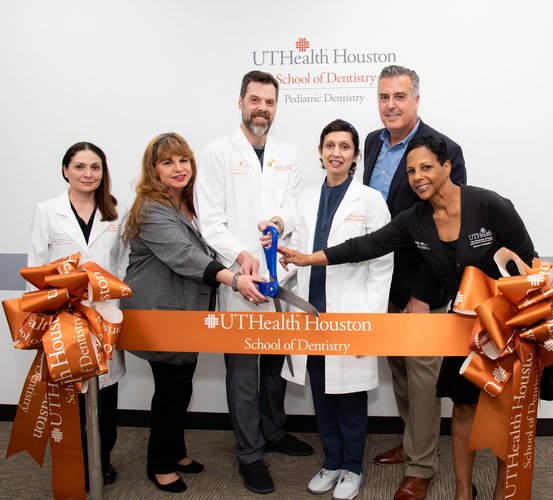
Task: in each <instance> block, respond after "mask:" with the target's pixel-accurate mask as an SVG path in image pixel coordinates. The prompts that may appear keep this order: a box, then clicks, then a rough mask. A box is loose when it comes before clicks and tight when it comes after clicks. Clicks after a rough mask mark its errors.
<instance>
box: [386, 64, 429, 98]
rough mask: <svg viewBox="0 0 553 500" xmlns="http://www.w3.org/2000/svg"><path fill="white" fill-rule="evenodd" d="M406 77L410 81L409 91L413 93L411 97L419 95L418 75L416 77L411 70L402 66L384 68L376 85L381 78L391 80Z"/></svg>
mask: <svg viewBox="0 0 553 500" xmlns="http://www.w3.org/2000/svg"><path fill="white" fill-rule="evenodd" d="M403 75H405V76H408V77H409V80H411V90H412V92H413V97H417V96H418V95H419V75H417V74H416V73H415V72H414V71H413V70H412V69H409V68H405V67H403V66H396V65H395V64H392V65H391V66H386V67H385V68H384V69H383V70H382V71H381V72H380V75H379V77H378V83H380V80H382V78H392V77H394V76H403Z"/></svg>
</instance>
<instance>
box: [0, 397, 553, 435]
mask: <svg viewBox="0 0 553 500" xmlns="http://www.w3.org/2000/svg"><path fill="white" fill-rule="evenodd" d="M16 408H17V405H0V421H4V422H11V421H13V419H14V418H15V410H16ZM149 418H150V412H149V411H148V410H119V412H118V415H117V424H118V425H120V426H124V427H148V425H149ZM187 427H188V428H189V429H206V430H231V425H230V418H229V415H228V413H203V412H190V413H188V422H187ZM286 428H287V430H289V431H291V432H317V428H316V424H315V417H314V416H313V415H289V416H288V424H287V425H286ZM402 430H403V428H402V425H401V420H400V418H399V417H367V433H369V434H401V432H402ZM440 434H442V435H444V436H448V435H450V434H451V418H449V417H447V418H446V417H444V418H442V423H441V428H440ZM536 434H537V435H538V436H553V418H540V419H539V420H538V426H537V431H536Z"/></svg>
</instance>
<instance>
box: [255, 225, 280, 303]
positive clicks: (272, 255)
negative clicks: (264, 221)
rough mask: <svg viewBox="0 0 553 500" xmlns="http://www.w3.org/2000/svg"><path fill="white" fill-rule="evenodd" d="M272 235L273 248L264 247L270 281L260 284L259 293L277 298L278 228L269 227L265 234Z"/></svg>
mask: <svg viewBox="0 0 553 500" xmlns="http://www.w3.org/2000/svg"><path fill="white" fill-rule="evenodd" d="M268 232H270V233H271V248H265V247H263V251H264V252H265V260H266V261H267V269H268V270H269V277H270V280H269V281H263V282H261V283H259V291H260V292H261V293H262V294H263V295H265V297H271V298H273V299H274V298H275V297H276V296H277V295H278V279H277V246H278V231H277V229H276V227H273V226H267V227H266V228H265V230H264V231H263V234H267V233H268Z"/></svg>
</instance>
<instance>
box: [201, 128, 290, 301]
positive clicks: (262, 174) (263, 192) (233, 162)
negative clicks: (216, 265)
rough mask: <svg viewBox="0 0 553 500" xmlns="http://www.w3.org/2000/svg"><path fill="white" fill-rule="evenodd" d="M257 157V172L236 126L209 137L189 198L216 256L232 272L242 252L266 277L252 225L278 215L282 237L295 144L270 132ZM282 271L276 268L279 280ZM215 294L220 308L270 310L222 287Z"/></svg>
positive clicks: (250, 149) (287, 218)
mask: <svg viewBox="0 0 553 500" xmlns="http://www.w3.org/2000/svg"><path fill="white" fill-rule="evenodd" d="M263 160H264V161H263V171H262V170H261V165H260V163H259V159H258V157H257V155H256V153H255V151H254V149H253V147H252V145H251V144H250V143H249V141H248V140H247V138H246V136H245V135H244V133H243V132H242V129H241V128H240V127H239V128H238V129H237V130H235V131H234V132H232V133H231V134H228V135H226V136H223V137H221V138H219V139H217V140H215V141H214V142H212V143H211V144H210V145H209V146H208V147H207V149H206V150H205V152H204V154H203V156H202V159H201V161H200V164H199V166H198V173H197V177H196V182H195V185H194V189H195V193H194V202H195V207H196V212H197V215H198V219H199V223H200V230H201V233H202V236H203V238H204V239H205V241H206V242H207V244H208V245H209V246H210V247H211V248H213V250H214V251H215V252H216V253H217V257H218V259H219V260H220V261H221V262H222V263H223V264H224V265H225V266H226V267H228V268H229V269H231V270H233V271H238V269H239V267H240V266H239V265H238V263H237V262H236V257H237V256H238V254H239V253H240V252H241V251H242V250H246V251H248V252H250V253H251V254H252V255H253V256H255V257H256V258H257V259H258V260H259V263H260V266H259V275H260V276H262V277H264V278H268V277H269V276H268V274H267V266H266V261H265V255H264V253H263V249H262V246H261V244H260V242H259V236H260V233H259V231H258V230H257V224H258V223H259V222H260V221H263V220H268V219H269V218H271V217H273V216H280V217H281V218H282V220H283V221H284V236H286V235H287V234H289V233H290V232H291V230H292V229H293V228H294V224H295V220H296V214H295V210H296V200H297V197H298V194H299V189H300V188H299V183H300V176H299V168H298V155H297V148H296V147H294V146H291V145H289V144H286V143H284V142H281V141H278V140H276V139H273V138H272V137H271V136H269V137H267V142H266V144H265V153H264V156H263ZM277 267H278V268H280V267H281V266H277ZM284 274H285V273H284V272H283V271H281V270H280V269H279V279H282V277H283V276H284ZM218 298H219V301H218V309H220V310H222V311H255V312H260V311H274V305H273V301H272V300H270V301H269V303H267V304H261V305H259V307H258V306H256V305H255V304H252V303H250V302H247V301H245V300H244V299H243V298H242V296H241V295H240V294H238V293H235V292H233V291H232V290H231V289H230V287H226V286H225V287H220V289H219V297H218Z"/></svg>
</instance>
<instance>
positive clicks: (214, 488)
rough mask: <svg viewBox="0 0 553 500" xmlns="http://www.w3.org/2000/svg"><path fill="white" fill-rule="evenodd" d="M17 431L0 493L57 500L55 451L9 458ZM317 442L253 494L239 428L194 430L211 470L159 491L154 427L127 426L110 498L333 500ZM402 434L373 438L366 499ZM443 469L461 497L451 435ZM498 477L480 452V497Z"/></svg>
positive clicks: (539, 481)
mask: <svg viewBox="0 0 553 500" xmlns="http://www.w3.org/2000/svg"><path fill="white" fill-rule="evenodd" d="M10 431H11V422H0V450H1V452H2V455H3V456H2V458H0V498H1V499H2V500H3V499H21V500H26V499H29V500H31V499H49V498H52V492H51V480H50V473H51V468H50V457H49V454H48V453H47V459H46V462H45V464H44V468H42V469H41V468H40V467H39V466H38V465H37V464H36V463H35V462H33V460H32V459H31V458H30V457H29V456H28V455H27V454H23V453H20V454H18V455H14V456H12V457H10V458H9V459H6V458H5V450H6V447H7V442H8V438H9V433H10ZM296 435H297V436H298V437H301V438H302V439H304V440H306V441H308V442H309V443H310V444H311V445H313V447H314V448H315V454H314V455H312V456H310V457H299V458H294V457H289V456H286V455H281V454H277V453H270V454H266V455H265V460H266V461H267V463H268V464H269V466H270V472H271V475H272V477H273V479H274V481H275V485H276V491H275V492H274V493H272V494H270V495H264V496H260V495H256V494H253V493H250V492H248V490H246V489H245V488H244V486H243V484H242V480H241V477H240V476H239V475H238V467H237V462H236V459H235V457H234V445H235V440H234V434H233V433H232V432H230V431H206V430H190V431H187V433H186V436H187V446H188V449H189V451H190V455H191V457H192V458H194V459H196V460H198V461H199V462H202V463H203V464H205V466H206V468H205V470H204V472H203V473H201V474H197V475H184V474H183V477H184V480H185V481H186V483H187V485H188V490H187V491H186V492H185V493H181V494H172V493H164V492H162V491H159V490H158V489H157V488H156V487H155V486H154V485H153V483H151V482H150V481H149V480H148V479H147V477H146V472H145V471H146V460H145V453H146V443H147V439H148V429H144V428H135V427H120V428H119V436H118V440H117V445H116V447H115V450H114V451H113V454H112V463H113V465H114V467H115V468H116V469H117V471H118V473H119V475H118V478H117V481H116V482H115V483H114V484H112V485H109V486H106V487H105V489H104V498H105V499H109V500H111V499H113V500H116V499H121V500H134V499H137V500H138V499H158V498H159V499H170V498H187V499H190V500H192V499H194V500H206V499H209V500H211V499H213V500H215V499H218V500H235V499H238V500H248V499H257V500H259V499H261V498H267V500H270V499H286V500H296V499H311V500H314V499H315V498H321V499H330V498H331V494H330V493H328V494H325V495H321V496H320V497H315V496H314V495H311V494H310V493H308V492H307V490H306V487H307V483H308V482H309V480H310V479H311V477H312V476H313V475H314V474H315V473H316V472H317V471H318V469H319V466H320V464H321V463H322V458H323V454H322V447H321V444H320V442H319V439H318V437H317V435H316V434H310V433H306V434H296ZM399 442H400V436H398V435H390V434H385V435H383V434H377V435H368V436H367V448H366V457H365V484H364V485H363V487H362V489H361V492H360V494H359V496H358V498H359V499H378V500H380V499H391V498H392V497H393V495H394V492H395V490H396V488H397V486H398V485H399V484H400V482H401V480H402V474H403V471H402V467H401V466H392V467H378V466H376V465H374V464H373V462H372V458H373V457H374V455H376V454H378V453H380V452H381V451H383V450H386V449H388V448H391V447H393V446H396V445H397V444H398V443H399ZM440 449H441V456H440V468H439V471H438V474H437V477H436V480H435V481H434V484H433V486H432V488H431V490H430V493H429V495H428V497H427V498H428V500H442V499H451V498H453V491H454V479H453V467H452V462H451V441H450V438H449V437H448V436H442V437H441V442H440ZM552 467H553V437H539V438H538V439H537V442H536V466H535V471H534V486H533V493H532V498H533V499H535V500H546V499H547V500H549V499H553V474H552V471H553V470H552ZM494 478H495V459H494V457H493V456H492V454H491V453H490V452H489V451H486V450H484V451H480V452H479V453H478V455H477V462H476V466H475V471H474V482H475V483H476V485H477V487H478V497H477V498H478V499H488V498H491V494H492V490H493V484H494Z"/></svg>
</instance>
